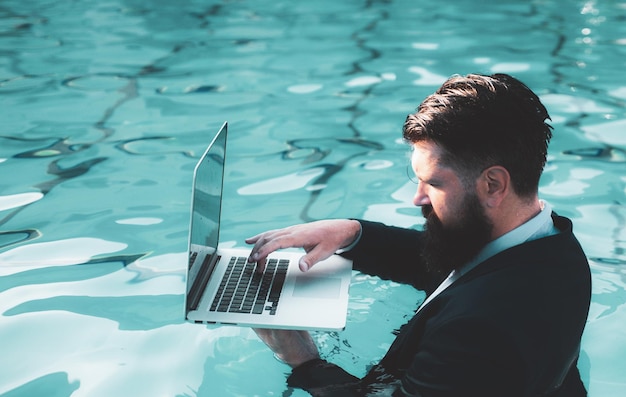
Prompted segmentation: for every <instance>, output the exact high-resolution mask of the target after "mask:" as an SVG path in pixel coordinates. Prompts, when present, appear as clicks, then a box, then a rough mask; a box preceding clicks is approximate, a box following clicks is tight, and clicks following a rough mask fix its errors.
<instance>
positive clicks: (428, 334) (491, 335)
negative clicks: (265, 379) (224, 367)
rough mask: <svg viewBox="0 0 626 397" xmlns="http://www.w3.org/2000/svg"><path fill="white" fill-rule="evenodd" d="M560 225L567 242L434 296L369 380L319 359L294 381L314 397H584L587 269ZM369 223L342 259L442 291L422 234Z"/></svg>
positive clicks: (492, 264)
mask: <svg viewBox="0 0 626 397" xmlns="http://www.w3.org/2000/svg"><path fill="white" fill-rule="evenodd" d="M553 220H554V222H555V226H556V227H557V228H558V229H559V230H560V233H559V234H557V235H554V236H550V237H546V238H542V239H539V240H534V241H530V242H526V243H524V244H521V245H518V246H515V247H512V248H509V249H507V250H505V251H503V252H501V253H499V254H497V255H495V256H493V257H492V258H490V259H488V260H486V261H485V262H483V263H481V264H480V265H479V266H477V267H476V268H474V269H473V270H471V271H470V272H468V273H467V274H465V275H464V276H462V277H461V278H460V279H459V280H457V281H456V282H455V283H454V284H452V285H451V286H450V287H448V288H447V289H446V290H445V291H443V292H442V293H441V294H439V295H438V296H436V297H435V298H434V299H433V300H432V301H431V302H430V303H429V304H428V305H427V306H425V307H424V308H423V309H422V310H421V311H420V312H418V313H417V314H416V315H415V316H414V317H413V319H412V320H411V321H410V322H409V323H407V324H406V325H405V326H404V327H403V328H402V329H401V331H400V333H399V335H398V337H397V339H396V340H395V341H394V343H393V344H392V346H391V347H390V349H389V351H388V353H387V355H386V356H385V357H384V358H383V359H382V360H381V361H380V363H378V364H377V365H375V366H374V367H373V369H372V370H371V371H370V372H369V373H368V374H367V375H366V376H365V377H364V378H363V379H357V378H356V377H354V376H352V375H350V374H348V373H347V372H345V371H344V370H343V369H341V368H339V367H337V366H335V365H333V364H330V363H327V362H325V361H323V360H314V361H311V362H309V363H306V364H304V365H302V366H301V367H298V368H296V369H294V371H293V372H292V375H291V376H290V377H289V379H288V383H289V384H290V385H292V386H295V387H301V388H304V389H306V390H308V391H309V392H310V393H311V394H313V395H315V396H364V395H368V394H372V395H374V394H375V393H376V392H378V393H385V394H382V395H394V396H395V395H398V396H405V395H408V396H424V397H431V396H434V397H439V396H446V397H451V396H481V397H488V396H494V397H496V396H498V397H502V396H506V397H513V396H520V397H521V396H524V397H526V396H585V395H586V391H585V389H584V386H583V385H582V382H581V380H580V376H579V374H578V370H577V368H576V360H577V357H578V352H579V349H580V339H581V336H582V332H583V329H584V325H585V322H586V319H587V313H588V309H589V302H590V297H591V277H590V272H589V265H588V263H587V259H586V256H585V255H584V253H583V251H582V249H581V247H580V245H579V243H578V241H577V240H576V238H575V237H574V235H573V233H572V224H571V222H570V221H569V220H568V219H566V218H563V217H558V216H556V215H553ZM361 224H362V227H363V233H362V237H361V240H360V241H359V243H358V244H357V246H356V247H355V248H354V249H353V250H351V251H350V252H349V253H346V254H344V255H346V256H348V257H350V258H351V259H353V260H354V265H355V268H356V269H358V270H360V271H362V272H365V273H368V274H372V275H377V276H380V277H382V278H385V279H391V280H394V281H397V282H402V283H408V284H411V285H413V286H414V287H416V288H418V289H421V290H425V291H426V292H427V293H428V294H429V293H432V291H433V290H434V289H435V288H436V287H437V286H438V285H439V283H440V282H441V279H442V277H441V276H439V275H434V274H431V273H429V272H427V271H426V269H425V268H424V266H423V265H422V263H421V261H420V255H419V252H420V246H421V236H422V234H421V232H418V231H415V230H409V229H402V228H396V227H388V226H385V225H382V224H379V223H371V222H366V221H361ZM383 390H384V392H383ZM376 395H380V394H376Z"/></svg>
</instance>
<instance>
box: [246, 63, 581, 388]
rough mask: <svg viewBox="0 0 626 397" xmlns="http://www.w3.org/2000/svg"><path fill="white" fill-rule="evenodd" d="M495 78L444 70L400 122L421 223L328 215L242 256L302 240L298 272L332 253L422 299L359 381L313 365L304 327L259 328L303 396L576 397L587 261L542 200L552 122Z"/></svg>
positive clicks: (512, 84) (505, 80)
mask: <svg viewBox="0 0 626 397" xmlns="http://www.w3.org/2000/svg"><path fill="white" fill-rule="evenodd" d="M547 119H549V116H548V113H547V111H546V109H545V107H544V106H543V105H542V104H541V102H540V101H539V98H538V97H537V96H536V95H535V94H534V93H533V92H532V91H531V90H530V89H529V88H528V87H526V86H525V85H524V84H522V83H521V82H519V81H518V80H516V79H514V78H512V77H510V76H508V75H505V74H496V75H492V76H482V75H468V76H465V77H461V76H455V77H452V78H450V79H449V80H448V81H446V82H445V83H444V84H443V85H442V87H441V88H440V89H439V90H437V91H436V92H435V93H434V94H433V95H431V96H429V97H427V98H426V99H425V100H424V102H423V103H422V104H421V105H420V106H419V108H418V109H417V112H416V113H414V114H411V115H409V116H408V117H407V119H406V122H405V124H404V128H403V134H404V138H405V139H406V140H407V141H409V142H410V143H411V145H412V148H413V154H412V158H411V163H412V167H413V170H414V172H415V175H416V177H417V178H418V180H419V184H418V187H417V192H416V194H415V197H414V200H413V201H414V204H415V205H418V206H421V207H422V212H423V214H424V216H425V218H426V223H425V226H424V230H423V231H416V230H407V229H401V228H396V227H389V226H385V225H382V224H378V223H372V222H367V221H356V220H325V221H318V222H313V223H310V224H305V225H297V226H292V227H289V228H286V229H281V230H276V231H269V232H266V233H262V234H260V235H258V236H255V237H252V238H250V239H248V240H247V242H248V243H250V244H255V245H254V248H253V250H252V254H251V256H250V259H249V260H250V261H251V262H257V263H259V264H260V265H261V267H263V266H264V263H265V259H266V257H267V255H268V254H269V253H270V252H272V251H275V250H276V249H280V248H286V247H302V248H304V249H305V251H306V255H304V256H303V257H302V259H301V261H300V268H301V270H302V271H307V270H308V269H309V268H310V267H311V266H314V265H315V264H316V263H317V262H319V261H320V260H322V259H325V258H327V257H328V256H330V255H332V254H333V253H335V252H336V251H338V250H341V252H342V255H344V256H346V257H349V258H351V259H352V260H353V261H354V267H355V269H357V270H360V271H362V272H365V273H368V274H372V275H377V276H380V277H382V278H385V279H391V280H394V281H397V282H402V283H407V284H411V285H413V286H414V287H415V288H418V289H420V290H424V291H426V293H427V298H426V300H425V302H424V303H423V304H422V305H421V306H420V308H419V309H418V311H417V313H416V314H415V316H414V317H413V318H412V319H411V321H409V322H408V323H407V324H406V325H405V326H404V327H403V328H402V329H401V331H400V333H399V335H398V337H397V339H396V340H395V341H394V343H393V344H392V346H391V347H390V349H389V351H388V352H387V354H386V355H385V357H384V358H383V359H382V360H381V361H380V362H379V363H378V364H376V365H375V366H374V367H373V368H372V370H371V371H370V372H369V373H368V374H367V375H366V376H365V377H364V378H363V379H358V378H356V377H354V376H352V375H350V374H348V373H347V372H345V371H344V370H343V369H341V368H339V367H338V366H335V365H333V364H331V363H328V362H326V361H324V360H322V359H321V358H320V357H319V354H318V350H317V348H316V346H315V344H314V343H313V340H312V339H311V337H310V335H309V334H308V333H307V332H303V331H285V330H256V332H257V334H258V335H259V337H260V338H261V339H262V340H263V341H264V342H265V343H266V344H267V345H268V346H269V347H270V348H271V349H272V350H273V351H274V352H275V354H276V356H277V357H278V358H280V359H281V360H283V361H284V362H285V363H286V364H289V365H290V366H291V367H293V371H292V374H291V375H290V376H289V378H288V384H289V385H291V386H294V387H300V388H303V389H305V390H307V391H308V392H310V393H311V394H312V395H314V396H366V395H376V396H379V395H393V396H424V397H431V396H436V397H438V396H469V397H475V396H480V397H488V396H494V397H496V396H497V397H512V396H568V397H570V396H584V395H586V391H585V388H584V386H583V384H582V382H581V379H580V375H579V373H578V369H577V367H576V362H577V358H578V352H579V349H580V339H581V335H582V332H583V329H584V325H585V322H586V318H587V313H588V309H589V302H590V295H591V292H590V290H591V280H590V272H589V265H588V263H587V260H586V257H585V254H584V253H583V251H582V249H581V247H580V245H579V243H578V241H577V240H576V238H575V237H574V235H573V234H572V224H571V222H570V220H568V219H566V218H563V217H560V216H558V215H556V214H555V213H553V212H552V211H551V209H550V206H549V205H548V204H547V203H545V202H543V201H541V200H539V198H538V185H539V178H540V176H541V173H542V171H543V167H544V165H545V162H546V155H547V147H548V142H549V141H550V138H551V135H552V134H551V127H550V126H549V125H548V124H546V120H547Z"/></svg>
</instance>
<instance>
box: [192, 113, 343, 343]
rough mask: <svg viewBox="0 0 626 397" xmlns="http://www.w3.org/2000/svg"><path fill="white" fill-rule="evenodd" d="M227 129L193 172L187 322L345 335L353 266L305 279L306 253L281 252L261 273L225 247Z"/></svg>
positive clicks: (318, 270) (336, 262) (319, 268)
mask: <svg viewBox="0 0 626 397" xmlns="http://www.w3.org/2000/svg"><path fill="white" fill-rule="evenodd" d="M227 133H228V123H227V122H225V123H224V124H223V125H222V127H221V128H220V130H219V131H218V133H217V135H215V137H214V138H213V141H212V142H211V143H210V144H209V146H208V148H207V149H206V151H205V152H204V154H203V155H202V157H201V158H200V160H199V161H198V164H197V165H196V167H195V169H194V174H193V184H192V198H191V221H190V225H189V265H188V268H187V287H186V293H185V319H186V320H188V321H191V322H195V323H202V324H207V323H208V324H226V325H237V326H249V327H255V328H281V329H297V330H320V331H322V330H324V331H337V330H342V329H343V328H345V325H346V317H347V311H348V288H349V286H350V280H351V276H352V262H351V261H349V260H347V259H345V258H342V257H340V256H338V255H333V256H332V257H330V258H328V259H327V260H325V261H323V262H320V263H318V264H316V265H315V266H314V267H313V268H311V269H310V270H309V271H308V272H306V273H303V272H301V271H300V269H299V268H298V260H299V258H300V257H301V256H302V255H303V252H301V251H300V252H296V251H278V252H275V253H273V254H272V255H270V256H269V257H268V261H267V265H266V270H265V271H264V273H258V272H257V271H256V264H253V263H248V262H247V258H248V256H249V255H250V250H251V248H250V249H237V248H225V247H220V244H219V235H220V227H221V225H220V216H221V208H222V186H223V180H224V164H225V160H226V141H227V139H226V138H227Z"/></svg>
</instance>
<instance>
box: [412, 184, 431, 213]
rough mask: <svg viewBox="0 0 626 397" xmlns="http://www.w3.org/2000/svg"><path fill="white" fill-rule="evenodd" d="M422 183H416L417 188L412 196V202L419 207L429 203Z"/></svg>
mask: <svg viewBox="0 0 626 397" xmlns="http://www.w3.org/2000/svg"><path fill="white" fill-rule="evenodd" d="M423 185H424V184H423V183H418V184H417V190H416V191H415V196H413V204H414V205H416V206H418V207H420V206H422V205H430V198H429V197H428V194H426V191H425V189H424V186H423Z"/></svg>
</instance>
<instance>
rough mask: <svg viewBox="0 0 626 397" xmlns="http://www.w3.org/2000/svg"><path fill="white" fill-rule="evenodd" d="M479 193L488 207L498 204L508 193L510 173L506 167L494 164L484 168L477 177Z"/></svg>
mask: <svg viewBox="0 0 626 397" xmlns="http://www.w3.org/2000/svg"><path fill="white" fill-rule="evenodd" d="M478 186H479V193H478V194H479V195H480V196H482V199H483V200H484V203H485V204H486V205H487V207H489V208H494V207H497V206H498V205H500V203H501V202H502V200H504V198H505V197H506V196H507V195H508V194H509V189H510V188H511V175H510V174H509V171H507V169H506V168H504V167H502V166H500V165H494V166H491V167H489V168H487V169H485V170H484V171H483V172H482V173H481V174H480V177H479V185H478Z"/></svg>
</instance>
